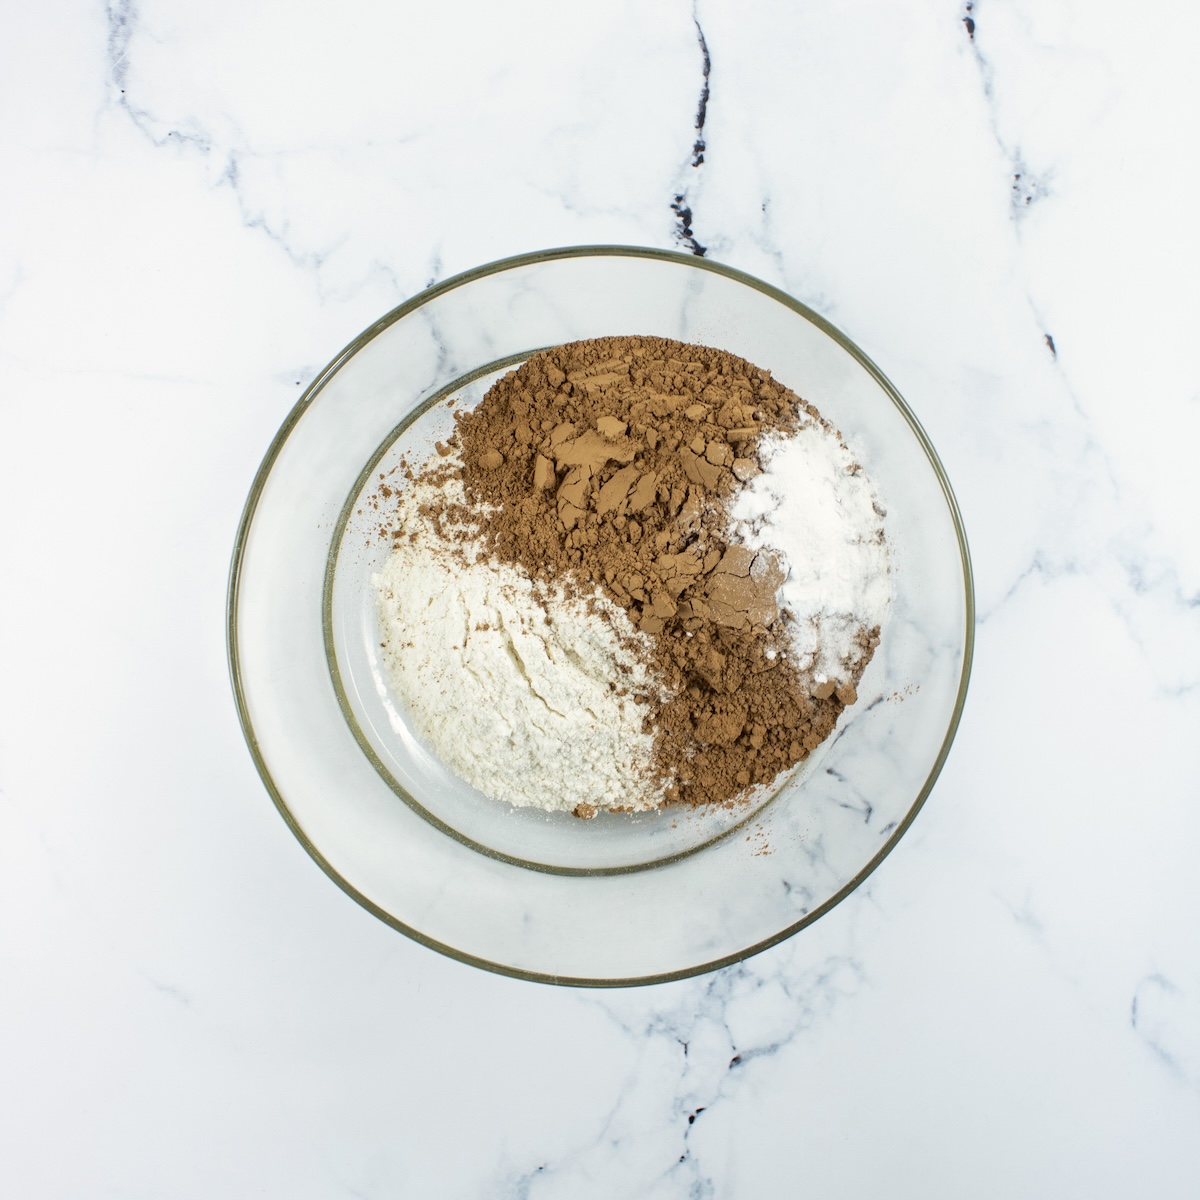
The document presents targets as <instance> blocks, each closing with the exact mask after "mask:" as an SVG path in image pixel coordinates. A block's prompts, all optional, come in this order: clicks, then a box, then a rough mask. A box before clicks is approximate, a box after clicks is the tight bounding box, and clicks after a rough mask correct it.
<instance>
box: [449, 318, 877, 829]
mask: <svg viewBox="0 0 1200 1200" xmlns="http://www.w3.org/2000/svg"><path fill="white" fill-rule="evenodd" d="M802 410H803V411H807V412H808V413H810V414H811V415H813V416H814V417H819V415H818V414H817V413H816V411H815V410H814V409H812V408H811V407H810V406H808V405H806V404H805V403H804V402H803V401H802V400H800V399H799V397H797V396H796V395H794V394H793V393H792V392H790V391H788V390H787V389H786V388H783V387H781V386H780V385H779V384H777V383H776V382H774V381H773V380H772V378H771V375H770V372H768V371H763V370H761V369H759V368H758V367H755V366H754V365H752V364H751V363H748V362H746V361H745V360H743V359H740V358H737V357H735V356H733V355H731V354H726V353H724V352H722V351H719V350H713V349H709V348H707V347H702V346H695V345H688V344H685V343H682V342H675V341H669V340H666V339H662V338H648V337H613V338H601V339H596V340H591V341H585V342H575V343H571V344H568V345H565V346H559V347H556V348H555V349H553V350H549V351H546V352H544V353H541V354H537V355H534V356H533V357H532V358H530V359H529V360H528V361H527V362H526V363H524V364H523V365H522V366H521V367H520V368H518V369H517V370H515V371H513V372H511V373H509V374H508V375H506V376H505V377H504V378H503V379H501V380H499V381H498V382H497V383H496V384H495V385H494V386H493V387H492V388H491V389H490V390H489V392H488V394H487V395H486V396H485V397H484V399H483V400H482V401H481V402H480V404H479V405H478V407H476V408H475V409H474V410H473V411H471V412H460V413H458V414H456V421H457V431H456V433H455V435H454V437H453V439H452V441H454V442H456V443H457V444H458V446H459V448H460V450H461V456H462V464H463V466H462V480H463V486H464V490H465V492H466V497H467V501H468V506H469V510H473V511H474V512H475V513H476V514H477V513H478V511H479V508H480V506H487V508H488V509H489V510H491V512H492V515H491V516H489V517H488V518H487V520H486V522H485V523H484V525H483V528H482V530H481V536H482V538H483V540H484V545H485V549H486V550H487V551H488V552H489V553H490V554H492V555H493V556H495V557H496V558H497V559H499V560H501V561H503V562H507V563H511V564H515V565H517V566H519V567H522V568H524V570H525V571H526V572H528V574H529V575H530V576H531V577H533V578H534V579H537V580H542V581H545V582H547V583H549V582H551V581H553V582H554V583H555V584H557V585H559V586H564V587H567V588H569V589H571V590H573V591H582V592H591V591H592V590H593V589H594V588H599V589H600V590H601V591H602V592H603V593H604V594H605V595H607V596H608V597H610V598H611V599H612V600H613V601H615V602H616V603H617V604H618V605H620V606H621V607H622V608H624V609H625V611H626V612H627V614H628V616H629V618H630V620H631V621H632V622H633V624H634V625H636V626H637V627H638V628H639V629H641V630H642V631H643V632H645V633H646V634H649V635H651V637H652V642H653V646H654V651H653V659H652V664H651V665H652V667H653V670H654V672H655V674H656V675H657V677H658V679H659V680H660V681H661V683H662V684H663V685H664V692H665V694H666V695H668V696H669V697H670V698H669V699H666V700H659V701H652V705H653V717H652V722H653V726H654V729H655V731H656V734H657V739H656V748H655V753H656V767H657V769H658V771H659V773H660V776H661V778H663V779H664V780H666V781H667V782H668V787H667V793H666V794H667V798H668V800H672V801H679V802H683V803H686V804H693V805H699V804H713V803H727V802H731V801H733V800H734V799H735V798H736V797H738V796H739V795H740V794H742V793H743V792H745V790H746V789H747V788H748V787H750V786H752V785H754V784H765V783H769V782H770V781H771V780H773V779H774V778H775V777H776V776H777V775H778V774H779V773H780V772H781V771H784V770H787V769H788V768H790V767H792V766H793V765H795V764H796V763H797V762H799V761H800V760H801V759H803V758H805V757H806V756H807V755H808V754H809V753H810V752H811V751H812V750H813V749H814V748H815V747H816V746H818V745H819V744H820V743H821V742H822V741H823V740H824V739H825V738H826V737H828V736H829V734H830V733H831V732H832V730H833V727H834V725H835V723H836V721H837V718H838V715H839V713H840V712H841V710H842V708H843V706H844V705H845V704H847V703H852V702H853V699H854V688H853V685H850V686H848V687H846V686H844V687H842V688H839V689H837V690H836V691H835V690H834V689H832V688H824V687H821V688H817V687H815V686H814V684H813V681H812V680H811V678H809V677H807V676H805V675H803V674H801V673H800V672H799V671H797V670H796V668H795V667H794V666H793V665H792V664H791V662H790V660H789V658H788V649H789V642H790V639H789V638H788V636H787V623H788V621H789V620H790V618H789V617H788V615H787V614H780V613H779V611H778V609H777V606H776V601H775V595H776V589H777V588H778V587H779V585H780V583H781V582H782V581H783V571H782V569H781V566H780V564H779V563H778V562H777V561H776V560H775V559H774V558H773V557H772V556H771V555H770V554H768V553H765V552H758V553H755V552H754V551H751V550H748V549H747V548H746V547H744V546H742V545H739V544H736V543H730V542H729V541H728V540H727V530H728V525H729V521H728V515H727V510H728V505H729V503H730V502H731V500H732V497H733V496H734V495H735V494H736V492H737V490H738V489H739V488H740V487H741V486H742V484H743V483H744V482H746V481H747V480H749V479H752V478H753V477H754V476H755V475H756V474H758V472H759V470H760V463H759V460H758V446H759V443H760V440H761V438H762V437H763V435H764V434H768V433H782V434H788V433H791V432H793V431H794V430H795V429H796V428H797V424H798V414H799V413H800V412H801V411H802ZM437 449H438V452H439V454H445V453H447V452H448V451H449V449H450V447H444V446H442V445H440V444H439V446H438V447H437ZM426 515H427V516H429V517H430V518H431V519H433V520H434V521H435V522H436V523H439V524H440V523H442V522H443V521H447V522H448V524H452V525H453V524H457V525H458V526H459V527H461V524H462V522H463V521H464V519H465V520H467V521H468V522H469V521H470V520H471V515H470V512H468V513H450V512H449V511H441V512H438V511H432V510H431V511H430V512H429V513H427V514H426ZM475 519H477V517H476V518H475ZM873 638H874V634H872V635H868V640H869V642H870V645H869V647H868V653H867V658H869V652H870V649H873V645H874V641H873ZM865 665H866V662H865V660H864V662H863V663H862V667H865ZM860 674H861V667H860ZM580 815H581V816H586V815H590V814H582V813H581V814H580Z"/></svg>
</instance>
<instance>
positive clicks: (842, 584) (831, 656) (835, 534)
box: [731, 418, 892, 683]
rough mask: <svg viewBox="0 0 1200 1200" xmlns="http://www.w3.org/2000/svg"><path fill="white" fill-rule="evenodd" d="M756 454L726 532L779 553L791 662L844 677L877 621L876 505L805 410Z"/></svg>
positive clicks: (887, 597)
mask: <svg viewBox="0 0 1200 1200" xmlns="http://www.w3.org/2000/svg"><path fill="white" fill-rule="evenodd" d="M760 460H761V461H762V463H763V467H764V469H763V473H762V474H761V475H757V476H755V478H754V479H752V480H751V481H750V483H749V484H748V486H747V487H746V488H744V489H743V491H742V492H741V494H740V495H739V496H738V497H737V499H736V501H735V502H734V505H733V508H732V510H731V517H732V522H733V534H734V537H735V538H736V540H738V541H741V542H744V543H745V544H746V545H747V546H749V547H751V548H752V549H755V550H761V549H770V550H774V551H775V552H776V553H777V554H780V555H781V556H782V557H783V559H784V564H783V565H784V569H785V570H786V571H787V578H786V579H785V580H784V582H783V585H782V587H781V588H780V593H779V601H780V607H781V608H785V609H787V610H789V611H790V612H791V614H792V616H793V618H794V624H793V626H792V643H793V650H794V653H795V655H796V659H795V665H796V666H797V667H798V668H799V669H800V670H802V671H803V670H811V671H812V672H813V674H814V676H815V678H816V679H817V680H818V682H820V681H821V680H824V679H833V680H835V681H836V682H839V683H841V682H844V681H846V680H848V679H849V678H850V677H851V674H852V672H853V669H854V667H855V666H856V665H857V664H858V663H859V662H860V661H861V658H862V650H861V647H860V644H859V640H858V639H859V635H860V632H861V631H863V630H870V629H871V628H873V627H874V626H876V625H880V626H882V624H883V622H884V620H885V618H886V616H887V611H888V606H889V604H890V603H891V594H892V589H891V581H890V579H889V577H888V551H887V543H886V541H885V540H884V533H883V515H884V514H883V509H882V508H881V507H880V505H879V502H878V500H877V498H876V496H875V491H874V488H873V487H872V486H871V482H870V480H869V479H868V478H867V476H866V474H865V473H864V472H863V470H862V468H861V467H860V466H859V465H858V463H857V462H855V460H854V456H853V455H852V454H851V453H850V451H849V450H848V449H847V448H846V446H845V445H844V444H843V443H842V442H841V440H840V439H839V438H838V436H837V434H836V433H835V432H834V431H833V430H832V429H830V428H829V427H827V426H825V425H822V424H821V423H820V422H818V421H816V420H813V419H812V418H809V419H808V421H807V422H806V423H805V424H803V425H802V426H801V428H800V429H799V430H798V431H797V432H796V433H794V434H792V435H791V436H790V437H787V438H780V437H776V438H773V439H770V440H767V441H764V443H763V445H762V446H761V447H760Z"/></svg>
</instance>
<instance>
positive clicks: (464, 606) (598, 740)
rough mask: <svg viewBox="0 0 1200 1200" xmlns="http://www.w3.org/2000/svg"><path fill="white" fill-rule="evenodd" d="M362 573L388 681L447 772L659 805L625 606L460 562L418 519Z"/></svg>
mask: <svg viewBox="0 0 1200 1200" xmlns="http://www.w3.org/2000/svg"><path fill="white" fill-rule="evenodd" d="M418 492H419V489H418ZM416 499H419V496H418V497H416ZM418 528H420V527H419V526H418ZM372 582H373V583H374V585H375V587H376V591H377V597H378V611H379V617H380V622H381V625H382V627H383V635H384V636H383V641H384V643H385V649H384V651H383V654H384V662H385V666H386V667H387V670H388V675H389V679H390V682H391V684H392V686H393V687H394V688H395V690H396V692H397V693H398V695H399V698H400V699H401V701H402V702H403V704H404V706H405V708H406V709H407V711H408V714H409V716H410V718H411V720H412V723H413V726H414V731H415V732H416V733H417V734H418V735H419V736H420V737H421V738H422V739H423V740H424V741H425V742H426V743H427V744H428V745H429V747H430V748H431V749H432V750H433V751H434V752H435V753H436V754H437V756H438V758H439V759H440V760H441V761H442V762H443V763H444V764H445V765H446V766H447V767H448V768H449V769H450V770H451V771H453V772H455V773H456V774H457V775H459V776H460V777H461V778H462V779H465V780H466V781H467V782H468V783H469V784H471V785H472V786H473V787H476V788H478V789H479V790H480V791H481V792H483V793H485V794H486V795H488V796H491V797H493V798H494V799H498V800H507V801H508V802H509V803H510V804H514V805H518V806H522V807H526V806H536V807H538V808H543V809H546V810H549V811H565V812H571V811H572V810H574V809H575V807H576V806H577V805H579V804H582V803H587V804H592V805H596V806H597V807H611V806H628V807H632V808H634V809H650V808H657V807H658V806H659V805H660V804H661V803H662V789H661V785H658V786H655V785H654V784H653V778H652V774H651V764H652V760H651V751H652V749H653V743H654V739H653V735H652V734H649V733H643V732H642V723H643V721H644V719H645V718H646V717H647V716H648V714H649V711H650V710H649V706H648V705H647V704H646V703H645V702H639V701H638V700H637V699H635V697H634V693H635V692H640V693H641V694H642V695H648V694H649V693H650V692H651V691H652V690H653V688H652V684H651V682H650V678H649V675H648V672H647V671H646V668H645V666H644V665H643V655H642V654H641V653H640V652H642V651H644V644H645V641H646V635H645V634H642V633H639V632H638V631H637V630H635V629H634V627H633V625H632V624H631V623H630V621H629V618H628V617H627V616H626V615H625V612H624V610H623V609H620V608H618V607H617V606H616V605H614V604H613V603H612V602H611V601H609V600H607V599H605V598H604V597H603V596H602V595H601V594H600V593H599V592H597V593H596V595H595V596H594V597H592V598H591V599H590V606H591V609H593V610H595V611H589V603H588V601H586V600H583V599H567V598H565V597H564V596H563V594H562V593H561V592H558V593H555V592H545V591H544V589H541V588H535V586H534V584H533V582H532V581H531V580H530V579H529V578H528V576H526V575H525V574H524V573H523V572H520V571H518V570H516V569H515V568H513V567H510V566H507V565H504V564H500V563H495V562H486V561H481V560H475V561H468V562H464V561H463V560H462V558H461V557H459V556H458V555H455V554H454V553H453V551H452V550H451V549H450V548H449V547H448V546H447V544H446V543H445V542H442V541H441V540H440V539H438V537H437V535H436V534H435V533H434V532H433V531H432V530H430V529H429V528H428V527H427V526H426V528H425V529H423V530H421V531H420V532H419V533H418V534H417V536H416V537H415V538H413V539H411V540H409V541H404V542H402V543H401V544H400V545H399V546H398V547H397V548H396V549H395V550H394V551H393V552H392V556H391V558H390V559H389V560H388V562H387V563H386V564H385V566H384V569H383V571H382V573H381V574H378V575H376V576H374V577H373V579H372ZM597 612H598V613H600V614H602V616H597V615H596V613H597ZM603 617H607V620H605V619H603ZM614 683H615V684H616V685H617V686H616V687H614V686H613V685H614Z"/></svg>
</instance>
